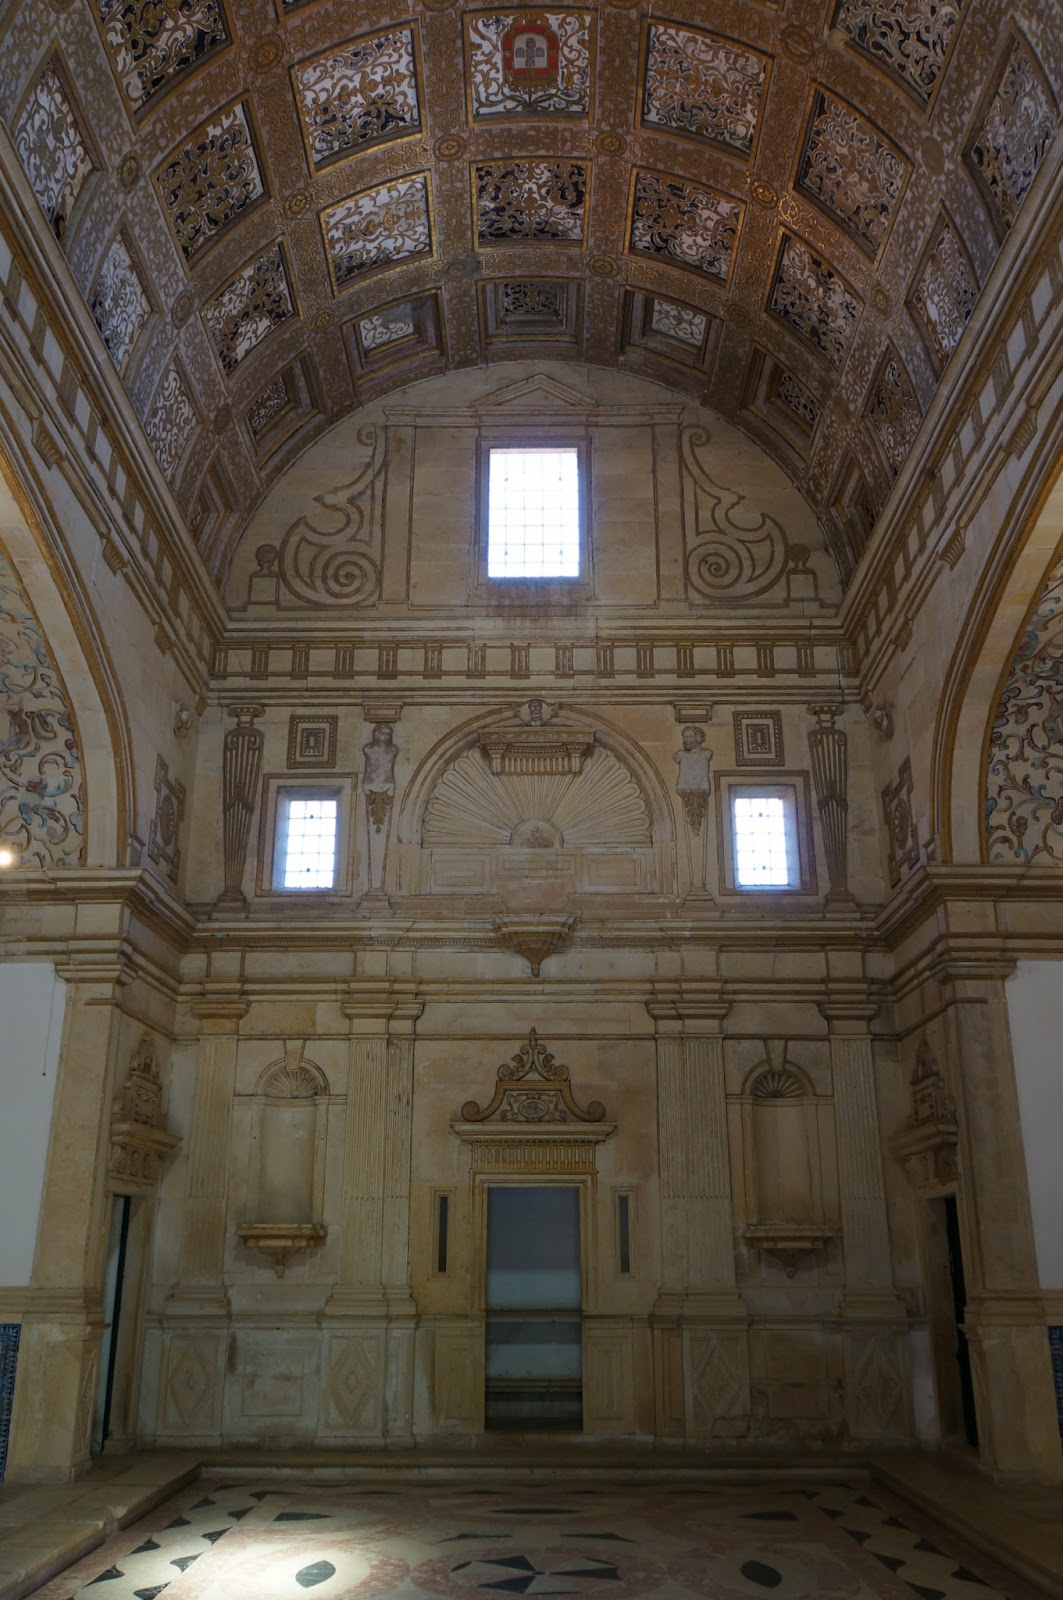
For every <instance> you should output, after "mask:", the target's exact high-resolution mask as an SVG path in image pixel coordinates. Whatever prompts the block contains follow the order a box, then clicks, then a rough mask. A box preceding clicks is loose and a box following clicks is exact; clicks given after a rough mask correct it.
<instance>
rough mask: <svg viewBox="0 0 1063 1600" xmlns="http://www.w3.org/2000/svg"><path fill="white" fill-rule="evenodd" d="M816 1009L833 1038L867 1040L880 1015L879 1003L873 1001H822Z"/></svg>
mask: <svg viewBox="0 0 1063 1600" xmlns="http://www.w3.org/2000/svg"><path fill="white" fill-rule="evenodd" d="M816 1009H817V1010H818V1011H819V1014H820V1016H821V1017H822V1018H823V1020H824V1021H825V1022H826V1023H827V1026H828V1027H829V1028H830V1031H831V1036H832V1038H850V1039H851V1038H857V1039H863V1038H866V1037H867V1035H868V1032H869V1030H870V1028H871V1024H872V1022H873V1021H874V1020H875V1018H876V1017H877V1016H878V1013H879V1005H878V1002H877V1001H873V1000H872V1001H868V1000H821V1001H819V1003H818V1005H817V1008H816Z"/></svg>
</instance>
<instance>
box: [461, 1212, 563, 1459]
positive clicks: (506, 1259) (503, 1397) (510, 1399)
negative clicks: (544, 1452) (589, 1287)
mask: <svg viewBox="0 0 1063 1600" xmlns="http://www.w3.org/2000/svg"><path fill="white" fill-rule="evenodd" d="M486 1301H487V1327H486V1337H487V1349H486V1362H485V1371H486V1394H485V1397H484V1398H485V1405H484V1420H485V1424H486V1426H487V1427H488V1428H510V1429H520V1430H524V1429H527V1428H535V1429H542V1428H579V1427H581V1426H582V1422H583V1350H582V1325H581V1321H580V1308H581V1306H582V1302H583V1294H582V1279H581V1273H580V1225H579V1190H578V1189H577V1188H574V1187H567V1186H560V1185H551V1186H550V1187H546V1186H543V1187H527V1188H525V1187H523V1186H518V1185H516V1184H506V1185H500V1186H498V1187H497V1188H489V1189H488V1191H487V1294H486Z"/></svg>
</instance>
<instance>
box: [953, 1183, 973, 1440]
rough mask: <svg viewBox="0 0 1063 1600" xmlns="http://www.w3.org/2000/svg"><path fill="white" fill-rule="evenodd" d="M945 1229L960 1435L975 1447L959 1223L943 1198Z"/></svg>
mask: <svg viewBox="0 0 1063 1600" xmlns="http://www.w3.org/2000/svg"><path fill="white" fill-rule="evenodd" d="M945 1229H946V1234H947V1237H948V1244H949V1280H950V1282H951V1284H952V1309H953V1312H954V1314H955V1317H956V1365H957V1367H958V1369H959V1374H960V1404H961V1406H962V1409H963V1431H964V1434H965V1436H966V1439H967V1443H968V1444H972V1445H976V1444H977V1443H978V1415H977V1412H976V1411H975V1405H974V1379H973V1378H972V1376H971V1347H970V1345H969V1344H968V1343H967V1335H966V1333H965V1332H964V1331H963V1318H964V1314H965V1312H966V1309H967V1290H966V1287H965V1285H964V1281H963V1251H962V1248H961V1245H960V1219H959V1213H958V1212H957V1210H956V1196H955V1195H954V1194H950V1195H946V1196H945Z"/></svg>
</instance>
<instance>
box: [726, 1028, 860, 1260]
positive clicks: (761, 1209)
mask: <svg viewBox="0 0 1063 1600" xmlns="http://www.w3.org/2000/svg"><path fill="white" fill-rule="evenodd" d="M765 1049H766V1051H767V1059H766V1060H763V1061H761V1062H760V1064H759V1065H758V1066H756V1067H754V1069H753V1071H752V1072H751V1073H750V1075H749V1077H748V1078H747V1079H746V1083H745V1089H744V1092H743V1094H742V1096H741V1099H740V1102H739V1103H740V1106H741V1117H742V1145H743V1150H744V1152H745V1161H744V1174H745V1214H746V1226H745V1227H744V1228H743V1230H742V1237H743V1238H744V1240H745V1242H746V1244H747V1245H749V1246H750V1247H751V1248H752V1249H754V1250H759V1251H761V1252H762V1254H764V1255H770V1256H773V1257H774V1258H775V1259H776V1260H777V1261H778V1262H779V1263H780V1265H781V1266H782V1268H783V1270H784V1271H785V1273H786V1276H787V1277H788V1278H792V1277H793V1276H794V1274H795V1272H796V1271H797V1267H798V1264H799V1262H801V1261H802V1260H803V1259H804V1258H805V1257H808V1256H816V1255H818V1256H824V1255H825V1254H826V1251H827V1247H828V1245H829V1243H830V1241H831V1240H832V1239H835V1238H837V1237H838V1234H839V1228H838V1226H837V1224H836V1223H834V1222H831V1221H830V1220H829V1218H828V1212H827V1203H826V1198H825V1193H824V1181H823V1158H822V1148H823V1135H824V1129H823V1119H824V1117H825V1116H826V1114H827V1103H826V1102H825V1101H824V1099H823V1097H822V1096H820V1095H817V1094H816V1091H815V1089H814V1087H813V1085H812V1083H811V1081H810V1080H809V1078H808V1076H807V1074H806V1073H805V1072H804V1071H802V1069H801V1068H800V1067H798V1066H795V1065H794V1063H793V1062H791V1061H789V1060H788V1059H787V1056H786V1048H785V1046H782V1047H781V1050H780V1049H779V1047H777V1046H776V1047H775V1048H774V1049H773V1048H772V1045H770V1044H766V1045H765Z"/></svg>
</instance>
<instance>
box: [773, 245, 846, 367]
mask: <svg viewBox="0 0 1063 1600" xmlns="http://www.w3.org/2000/svg"><path fill="white" fill-rule="evenodd" d="M768 309H769V311H771V312H772V313H773V314H774V315H775V316H777V317H779V318H781V320H782V321H783V322H785V323H786V324H787V325H788V326H789V327H791V328H792V329H793V330H794V332H795V333H798V334H800V335H801V337H802V338H803V339H806V340H807V341H808V343H809V344H810V345H811V346H812V348H813V349H814V350H817V351H818V352H819V354H820V355H821V356H823V357H824V359H825V360H826V361H827V362H828V363H829V365H830V366H832V367H833V368H834V369H835V371H837V370H838V369H839V368H840V367H841V366H842V364H843V362H844V360H845V357H846V354H847V353H848V349H849V344H850V341H851V339H852V336H853V330H854V328H855V327H856V319H857V317H858V316H859V314H860V306H859V304H858V302H857V300H856V299H855V297H854V296H853V294H852V293H851V292H850V290H849V289H848V287H847V286H846V284H845V283H844V282H843V280H842V279H841V277H840V276H839V275H838V273H836V272H835V271H834V269H833V267H830V266H828V265H827V263H826V262H825V261H824V260H822V258H821V257H820V256H817V255H816V254H815V253H814V252H813V251H812V250H810V249H809V247H808V245H807V244H805V243H804V242H803V241H802V240H801V239H795V238H794V237H793V235H792V234H788V233H787V234H784V235H783V241H782V247H781V249H780V251H779V260H778V265H777V266H776V269H775V281H774V283H773V285H772V290H771V296H770V298H769V301H768Z"/></svg>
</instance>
